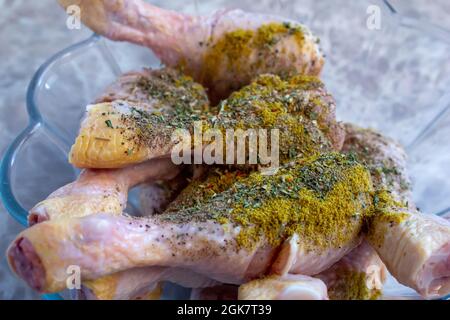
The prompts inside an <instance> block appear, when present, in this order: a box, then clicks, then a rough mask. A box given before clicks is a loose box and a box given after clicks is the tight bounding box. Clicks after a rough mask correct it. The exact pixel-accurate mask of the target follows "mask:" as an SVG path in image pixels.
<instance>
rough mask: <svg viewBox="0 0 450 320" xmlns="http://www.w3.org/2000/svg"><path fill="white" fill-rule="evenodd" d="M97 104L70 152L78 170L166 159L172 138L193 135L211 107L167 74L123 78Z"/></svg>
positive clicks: (200, 92)
mask: <svg viewBox="0 0 450 320" xmlns="http://www.w3.org/2000/svg"><path fill="white" fill-rule="evenodd" d="M121 99H124V100H121ZM97 101H99V102H100V103H97V104H93V105H89V106H87V110H86V116H85V118H84V119H83V121H82V122H81V128H80V132H79V134H78V136H77V138H76V140H75V143H74V145H73V146H72V148H71V150H70V154H69V162H70V163H72V164H73V165H74V166H76V167H79V168H120V167H124V166H126V165H130V164H133V163H139V162H143V161H145V160H148V159H152V158H158V157H162V156H170V151H171V150H172V148H173V146H174V142H173V141H171V135H172V133H173V132H174V131H175V130H176V129H189V130H192V125H193V122H194V121H196V120H201V119H202V117H203V114H205V113H207V111H208V106H209V102H208V98H207V97H206V93H205V91H204V89H203V87H202V86H201V85H199V84H197V83H195V82H193V81H192V79H191V78H189V77H187V76H184V75H182V74H181V73H179V72H177V71H175V70H171V69H161V70H148V69H145V70H143V71H142V72H132V73H127V74H125V75H123V76H121V77H120V78H119V79H118V80H117V81H116V82H115V83H113V84H112V85H111V86H110V88H108V89H107V90H106V92H105V93H104V94H103V95H102V96H101V97H100V98H99V99H97ZM169 161H170V160H169Z"/></svg>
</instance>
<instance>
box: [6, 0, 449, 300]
mask: <svg viewBox="0 0 450 320" xmlns="http://www.w3.org/2000/svg"><path fill="white" fill-rule="evenodd" d="M55 2H56V1H54V0H39V1H26V0H0V61H1V63H0V74H1V75H2V77H1V78H0V114H1V116H0V154H1V155H2V154H3V151H4V149H5V148H6V146H7V145H8V144H9V143H10V141H11V140H12V139H13V138H14V137H15V136H16V135H17V134H18V133H19V132H20V130H22V129H23V128H24V127H25V126H26V123H27V115H26V111H25V92H26V87H27V84H28V82H29V80H30V78H31V76H32V75H33V73H34V71H35V70H36V69H37V68H38V66H39V65H40V64H41V63H43V62H44V61H45V60H46V59H47V58H48V57H49V56H50V55H52V54H53V53H55V52H57V51H59V50H61V49H63V48H65V47H66V46H68V45H69V44H72V43H75V42H77V41H79V40H81V39H84V38H86V37H87V36H89V34H90V32H89V30H86V29H85V28H84V27H83V28H82V29H81V30H69V29H67V28H66V25H65V21H66V15H65V13H64V12H63V10H61V9H60V8H59V7H58V6H57V5H56V3H55ZM214 2H218V1H214ZM220 2H222V3H226V1H220ZM272 2H273V1H272ZM316 2H317V1H316ZM319 2H320V4H317V5H316V7H317V8H324V7H328V8H327V10H328V12H336V16H334V17H330V19H327V20H328V21H329V22H328V25H323V23H322V24H321V25H320V26H316V27H317V29H320V30H324V32H326V31H327V30H328V29H330V28H331V27H335V26H336V24H339V29H342V30H345V29H346V27H347V26H348V25H349V24H350V23H352V21H345V20H342V19H340V20H339V18H338V17H339V16H338V15H339V12H343V11H345V10H355V12H354V14H353V16H354V17H355V19H358V18H359V17H360V18H361V19H362V20H364V19H365V16H364V14H365V12H361V10H360V8H358V6H357V5H352V6H349V7H348V8H344V7H342V1H339V3H337V1H334V0H333V1H332V0H329V1H327V0H323V1H319ZM322 2H323V3H322ZM374 2H376V1H374ZM393 2H394V3H395V4H396V5H397V6H398V8H399V11H401V12H406V13H408V14H409V15H411V16H414V17H423V19H426V20H429V21H432V22H433V23H435V24H438V25H441V26H443V27H447V28H450V20H449V19H448V16H449V14H450V2H448V1H447V0H439V1H425V0H422V1H419V0H414V1H406V0H394V1H393ZM179 3H180V2H178V4H175V3H172V2H170V1H167V2H165V6H168V7H175V8H176V7H179V6H180V5H179ZM181 3H184V2H181ZM203 3H204V2H203ZM257 3H258V6H260V7H258V6H256V7H255V10H258V11H260V10H261V9H262V8H261V6H264V5H266V4H267V3H268V1H259V2H257ZM277 3H278V7H279V11H280V12H282V11H283V8H284V7H285V6H287V5H288V1H278V2H277ZM348 3H349V4H350V3H355V2H354V1H350V0H348ZM182 6H183V7H184V5H182ZM333 6H335V8H334V9H335V10H330V8H331V9H333ZM185 9H186V8H185ZM197 9H199V11H202V12H204V11H208V10H207V8H206V7H205V5H203V4H202V1H193V2H191V4H190V5H189V8H187V9H186V10H188V11H196V10H197ZM276 13H279V12H276ZM347 14H348V12H347ZM353 22H354V21H353ZM329 27H330V28H329ZM347 29H348V28H347ZM328 31H329V32H331V34H332V33H333V32H335V31H334V29H333V28H331V29H330V30H328ZM365 31H367V30H364V28H359V29H358V28H357V29H354V30H353V32H354V36H355V41H356V39H358V37H363V36H364V35H363V33H364V32H365ZM358 33H359V34H358ZM409 41H410V42H408V43H409V45H410V46H411V48H413V47H415V46H417V43H415V42H414V40H413V39H409ZM356 46H358V44H357V43H356ZM336 50H339V48H337V49H336ZM348 50H353V48H348ZM341 54H343V52H341ZM423 54H424V55H426V54H429V52H427V50H424V51H423ZM433 54H434V55H438V58H439V55H447V56H449V54H448V51H445V50H444V51H440V48H437V49H436V50H435V51H434V53H433ZM330 60H331V61H333V58H332V57H330ZM447 60H448V59H447ZM380 63H381V65H383V61H381V62H380ZM384 63H385V64H387V62H386V61H385V62H384ZM355 76H356V77H358V74H357V73H356V74H355ZM356 80H357V79H356ZM432 80H433V81H437V80H438V79H437V80H436V79H433V78H432ZM432 84H433V83H432ZM401 89H402V88H399V90H401ZM403 90H405V91H408V90H411V88H410V87H408V88H406V89H405V88H403ZM336 91H337V93H339V88H336ZM343 101H346V100H345V99H343ZM349 101H351V100H349ZM446 126H447V127H448V125H446ZM436 136H437V137H439V136H440V137H442V135H439V134H438V135H436ZM437 143H439V142H437ZM447 144H448V141H447ZM428 147H429V145H428ZM431 153H432V152H430V154H431ZM443 165H444V163H443ZM419 167H420V166H419ZM420 168H421V169H423V170H425V169H426V168H422V167H420ZM435 171H436V170H433V169H431V171H430V174H436V172H435ZM436 176H438V175H436ZM20 229H21V228H20V226H19V225H18V224H17V223H16V222H15V221H13V219H12V218H10V217H9V216H8V214H7V213H6V212H5V210H4V209H3V207H0V255H1V257H2V258H1V260H0V298H2V299H11V298H15V299H23V298H26V299H35V298H39V297H38V295H36V294H35V293H33V292H31V291H30V290H29V289H27V287H26V286H25V285H24V284H23V283H22V282H20V281H19V280H17V279H16V278H14V276H13V275H12V274H11V272H10V271H9V269H8V267H7V265H6V261H5V259H4V258H3V252H4V251H5V249H6V246H7V245H8V243H9V242H10V241H11V240H12V239H13V237H14V236H15V235H16V234H17V232H18V231H19V230H20Z"/></svg>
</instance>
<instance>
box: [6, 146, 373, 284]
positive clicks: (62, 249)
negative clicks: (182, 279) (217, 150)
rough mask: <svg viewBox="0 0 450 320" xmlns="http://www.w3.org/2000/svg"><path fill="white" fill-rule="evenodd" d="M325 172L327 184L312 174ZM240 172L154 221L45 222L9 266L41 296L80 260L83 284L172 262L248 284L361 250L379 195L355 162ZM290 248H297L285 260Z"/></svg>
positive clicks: (329, 157) (319, 267)
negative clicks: (372, 204)
mask: <svg viewBox="0 0 450 320" xmlns="http://www.w3.org/2000/svg"><path fill="white" fill-rule="evenodd" d="M214 174H219V173H217V172H216V171H214ZM321 174H324V175H325V177H326V178H325V179H322V180H316V179H314V178H312V177H314V175H321ZM219 175H220V176H222V174H221V173H220V174H219ZM236 175H237V179H236V181H234V182H232V183H231V184H229V185H228V187H226V186H227V184H226V183H223V184H221V185H223V186H225V190H223V191H221V192H220V190H219V189H220V188H219V189H217V191H218V192H217V193H216V192H214V193H208V194H209V195H210V196H209V197H208V196H206V197H205V195H203V194H201V198H198V195H199V194H198V193H197V191H199V188H198V187H195V188H189V187H188V188H187V189H185V191H184V192H182V193H181V194H180V196H179V198H178V199H177V200H176V201H175V202H174V203H173V204H172V205H171V206H170V207H169V208H168V210H166V212H164V213H163V214H160V215H156V216H152V217H146V218H132V217H127V216H113V215H107V214H95V215H90V216H86V217H82V218H69V219H58V220H50V221H46V222H43V223H40V224H37V225H35V226H33V227H31V228H29V229H27V230H25V231H23V232H22V233H21V234H20V235H19V236H18V237H17V239H16V240H15V241H14V242H13V243H12V245H11V246H10V248H9V250H8V257H9V262H10V265H11V267H12V269H13V270H15V272H16V273H17V274H18V275H19V276H20V277H22V278H23V279H24V280H25V281H27V282H28V284H29V285H30V286H31V287H33V288H35V289H36V290H38V291H41V292H54V291H58V290H61V289H62V288H63V287H64V286H65V278H66V268H67V266H69V265H72V264H76V265H79V266H80V268H81V273H82V280H83V281H85V280H89V279H96V278H99V277H102V276H105V275H108V274H111V273H114V272H119V271H122V270H126V269H130V268H136V267H145V266H169V267H179V268H186V269H189V270H191V271H193V272H196V273H199V274H202V275H205V276H207V277H208V278H211V279H214V280H216V281H219V282H222V283H230V284H242V283H244V282H247V281H248V280H251V279H254V278H258V277H260V276H262V275H264V274H265V273H266V272H268V271H269V270H270V268H271V266H272V262H273V261H275V264H277V266H278V267H277V269H278V270H285V271H286V273H292V274H299V273H300V274H304V275H310V274H316V273H319V272H321V271H323V270H325V269H327V268H328V267H330V266H331V265H332V264H334V263H335V262H337V261H338V260H339V259H340V258H341V257H342V256H344V255H345V254H346V253H348V252H349V251H350V250H351V249H353V248H354V247H356V246H357V245H358V244H359V242H360V234H361V232H362V228H363V225H364V221H365V219H366V218H367V215H368V214H369V211H370V201H371V199H370V193H371V191H372V190H371V181H370V176H369V174H368V172H367V171H366V170H365V169H364V167H363V166H361V165H360V164H359V163H358V162H357V161H355V160H354V159H353V158H352V157H350V156H344V155H341V154H338V153H329V154H323V155H318V156H314V157H311V158H309V159H305V160H302V161H299V162H298V163H297V164H295V165H293V166H292V167H290V166H288V167H286V168H285V169H283V170H280V171H279V172H278V173H277V174H276V175H275V176H264V175H262V174H261V173H258V172H253V173H250V174H247V175H245V174H243V175H241V174H235V176H236ZM211 179H212V180H211ZM232 180H233V179H232ZM208 181H216V178H215V177H214V176H209V177H208V179H207V180H206V181H205V185H208V184H209V182H208ZM319 181H320V182H319ZM318 182H319V183H318ZM228 199H231V201H230V200H228ZM233 199H234V202H232V201H233ZM328 210H333V212H334V215H331V214H329V212H328ZM266 215H267V218H264V217H265V216H266ZM283 241H284V242H283ZM286 243H288V247H289V250H284V254H283V255H282V256H281V254H280V256H277V252H278V251H279V250H278V249H277V248H279V247H280V246H286ZM281 251H283V250H281Z"/></svg>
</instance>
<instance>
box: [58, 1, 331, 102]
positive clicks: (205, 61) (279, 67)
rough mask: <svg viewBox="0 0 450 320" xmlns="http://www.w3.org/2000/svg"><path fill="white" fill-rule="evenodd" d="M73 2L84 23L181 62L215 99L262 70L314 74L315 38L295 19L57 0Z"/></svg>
mask: <svg viewBox="0 0 450 320" xmlns="http://www.w3.org/2000/svg"><path fill="white" fill-rule="evenodd" d="M59 2H60V4H61V5H62V6H64V7H68V6H70V5H74V4H75V5H78V6H79V7H80V8H81V10H82V12H83V14H82V15H81V19H82V21H83V23H84V24H86V25H87V26H88V27H89V28H91V29H92V30H93V31H95V32H96V33H98V34H101V35H103V36H105V37H107V38H110V39H112V40H120V41H129V42H133V43H136V44H138V45H143V46H146V47H148V48H150V49H152V50H153V52H155V53H156V55H157V56H158V57H159V58H160V59H161V61H162V62H163V63H164V64H165V65H166V66H168V67H179V68H182V69H183V70H184V71H185V72H186V73H187V74H188V75H191V76H192V77H193V78H194V79H195V80H196V81H198V82H200V83H201V84H203V85H204V86H205V87H206V88H208V93H209V96H210V97H211V99H212V101H213V102H214V103H216V102H218V101H219V100H220V99H223V98H226V97H227V96H228V95H229V94H230V93H231V92H232V91H234V90H237V89H239V88H241V87H242V86H244V85H246V84H249V83H250V81H251V80H252V79H253V78H255V77H256V76H258V75H260V74H264V73H272V74H278V75H284V74H293V73H295V74H309V75H318V74H319V73H320V71H321V69H322V66H323V64H324V57H323V54H322V52H321V51H320V48H319V46H318V39H317V38H316V37H315V36H313V35H312V33H311V32H310V31H309V29H308V28H307V27H306V26H304V25H301V24H299V23H298V22H293V21H289V20H286V19H283V18H281V17H276V16H270V15H262V14H256V13H247V12H244V11H241V10H221V11H217V12H215V13H212V14H210V15H208V16H190V15H186V14H181V13H177V12H173V11H169V10H164V9H161V8H158V7H155V6H154V5H152V4H149V3H146V2H144V1H142V0H59Z"/></svg>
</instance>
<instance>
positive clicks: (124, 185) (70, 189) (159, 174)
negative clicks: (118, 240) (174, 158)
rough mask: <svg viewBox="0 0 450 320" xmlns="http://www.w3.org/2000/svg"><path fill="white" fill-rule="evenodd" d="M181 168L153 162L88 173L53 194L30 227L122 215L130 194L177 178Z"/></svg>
mask: <svg viewBox="0 0 450 320" xmlns="http://www.w3.org/2000/svg"><path fill="white" fill-rule="evenodd" d="M180 169H181V167H179V166H176V165H174V164H173V163H172V162H170V161H167V160H166V159H153V160H150V161H147V162H143V163H140V164H137V165H134V166H130V167H126V168H122V169H111V170H109V169H87V170H84V171H82V172H81V174H80V175H79V177H78V179H77V180H76V181H74V182H72V183H69V184H68V185H65V186H63V187H61V188H59V189H58V190H56V191H54V192H53V193H52V194H50V195H49V196H48V197H47V199H45V200H44V201H41V202H39V203H38V204H36V205H35V206H34V207H33V208H32V209H31V210H30V212H29V215H28V223H29V225H30V226H32V225H34V224H36V223H39V222H43V221H46V220H49V219H56V218H61V217H63V218H68V217H82V216H85V215H89V214H92V213H97V212H108V213H110V214H117V215H118V214H121V213H122V212H123V210H125V207H126V204H127V198H128V190H129V189H131V188H132V187H134V186H136V185H138V184H141V183H143V182H151V181H153V182H155V181H158V180H163V179H167V180H170V179H171V178H174V177H175V176H176V175H177V174H178V173H179V172H180Z"/></svg>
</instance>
